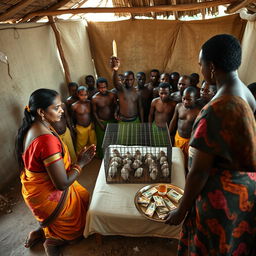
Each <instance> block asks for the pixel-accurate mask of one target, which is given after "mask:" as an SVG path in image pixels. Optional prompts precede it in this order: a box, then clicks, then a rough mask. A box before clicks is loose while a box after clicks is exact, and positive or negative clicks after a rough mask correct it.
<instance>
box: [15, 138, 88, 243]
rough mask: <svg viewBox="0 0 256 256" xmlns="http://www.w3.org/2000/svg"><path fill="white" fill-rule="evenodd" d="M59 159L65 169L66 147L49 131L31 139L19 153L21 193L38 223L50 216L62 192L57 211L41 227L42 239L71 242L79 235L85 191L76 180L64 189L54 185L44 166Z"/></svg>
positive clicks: (67, 155)
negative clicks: (26, 146)
mask: <svg viewBox="0 0 256 256" xmlns="http://www.w3.org/2000/svg"><path fill="white" fill-rule="evenodd" d="M60 159H63V161H64V165H65V169H66V170H67V172H69V170H70V165H71V160H70V156H69V153H68V150H67V146H66V145H65V144H63V143H62V142H61V141H60V139H59V138H57V137H56V136H54V135H51V134H44V135H41V136H38V137H37V138H35V139H34V140H33V141H32V142H31V144H30V145H29V147H28V148H27V149H26V150H25V152H24V153H23V162H24V167H25V168H24V171H23V172H22V173H21V176H20V178H21V183H22V195H23V198H24V200H25V202H26V204H27V206H28V207H29V208H30V210H31V211H32V213H33V215H34V216H35V218H36V219H37V220H38V221H39V223H42V222H45V221H46V220H47V218H49V216H51V214H52V213H53V212H54V210H55V209H56V207H58V205H59V202H60V200H63V198H64V197H63V193H66V197H65V199H64V200H63V202H64V203H63V206H62V207H61V210H60V211H59V214H58V215H57V217H56V218H55V219H54V220H53V221H51V222H50V223H49V225H46V226H45V227H44V229H43V230H44V233H45V236H46V238H51V239H58V240H64V241H72V240H75V239H77V238H79V237H81V236H82V235H83V231H84V227H85V217H86V212H87V207H88V203H89V193H88V191H87V190H86V189H85V188H83V187H82V186H81V185H80V184H79V183H78V182H77V181H75V182H74V183H73V184H72V185H71V186H69V187H68V189H67V191H66V192H64V191H60V190H58V189H56V188H55V186H54V185H53V183H52V181H51V179H50V177H49V175H48V173H47V171H46V169H45V167H47V166H49V165H51V164H53V163H55V162H56V161H59V160H60Z"/></svg>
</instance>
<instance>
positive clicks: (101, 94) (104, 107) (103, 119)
mask: <svg viewBox="0 0 256 256" xmlns="http://www.w3.org/2000/svg"><path fill="white" fill-rule="evenodd" d="M96 86H97V89H98V92H97V93H96V94H95V95H94V96H93V97H92V107H93V115H94V119H95V121H96V125H95V131H96V135H97V154H98V157H100V158H101V159H102V158H103V156H104V155H103V150H102V142H103V138H104V134H105V130H106V126H107V124H108V123H115V118H114V113H115V106H116V95H115V94H114V93H112V92H110V91H108V81H107V79H105V78H103V77H99V78H98V79H97V81H96Z"/></svg>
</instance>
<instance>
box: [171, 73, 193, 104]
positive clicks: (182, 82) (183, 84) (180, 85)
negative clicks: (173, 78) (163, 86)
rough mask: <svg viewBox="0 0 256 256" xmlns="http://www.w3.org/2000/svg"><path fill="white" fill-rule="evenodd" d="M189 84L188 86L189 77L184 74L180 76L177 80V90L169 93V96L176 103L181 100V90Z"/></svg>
mask: <svg viewBox="0 0 256 256" xmlns="http://www.w3.org/2000/svg"><path fill="white" fill-rule="evenodd" d="M189 86H190V77H189V76H186V75H183V76H181V77H180V78H179V81H178V91H177V92H173V93H172V94H171V98H172V99H173V100H174V101H176V102H178V103H179V102H181V101H182V95H183V92H184V90H185V89H186V88H187V87H189Z"/></svg>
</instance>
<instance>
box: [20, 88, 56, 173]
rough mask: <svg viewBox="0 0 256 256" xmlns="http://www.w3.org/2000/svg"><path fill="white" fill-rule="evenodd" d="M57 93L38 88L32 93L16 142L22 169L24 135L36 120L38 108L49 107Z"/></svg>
mask: <svg viewBox="0 0 256 256" xmlns="http://www.w3.org/2000/svg"><path fill="white" fill-rule="evenodd" d="M57 95H58V93H57V92H56V91H54V90H50V89H38V90H36V91H34V92H33V93H32V94H31V95H30V98H29V103H28V108H27V107H26V108H25V110H24V118H23V121H22V125H21V126H20V128H19V130H18V134H17V136H16V143H15V151H16V156H17V159H18V164H19V168H20V170H22V168H23V167H24V165H23V161H22V154H23V151H24V148H23V141H24V136H25V135H26V133H27V131H28V130H29V128H30V127H31V125H32V124H33V122H34V120H35V117H36V115H37V109H39V108H41V109H43V110H45V109H47V108H48V107H49V106H50V105H52V104H53V101H54V100H55V98H56V96H57Z"/></svg>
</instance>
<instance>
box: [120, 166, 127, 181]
mask: <svg viewBox="0 0 256 256" xmlns="http://www.w3.org/2000/svg"><path fill="white" fill-rule="evenodd" d="M121 177H122V179H123V180H128V178H129V170H128V169H126V168H124V167H123V168H122V169H121Z"/></svg>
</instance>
